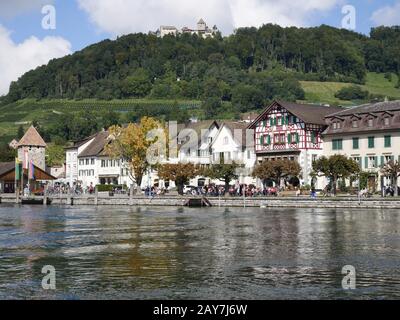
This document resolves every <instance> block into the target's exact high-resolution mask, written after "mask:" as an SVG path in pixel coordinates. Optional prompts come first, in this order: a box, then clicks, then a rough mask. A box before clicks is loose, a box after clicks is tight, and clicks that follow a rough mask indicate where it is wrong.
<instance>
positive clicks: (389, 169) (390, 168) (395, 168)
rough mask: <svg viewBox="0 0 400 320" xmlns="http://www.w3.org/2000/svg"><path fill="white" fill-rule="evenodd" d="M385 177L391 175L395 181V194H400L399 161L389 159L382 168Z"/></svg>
mask: <svg viewBox="0 0 400 320" xmlns="http://www.w3.org/2000/svg"><path fill="white" fill-rule="evenodd" d="M381 172H382V174H383V175H384V176H385V177H390V178H391V179H392V180H393V181H394V186H395V195H396V196H398V195H399V188H398V187H397V186H398V179H399V177H400V163H399V162H398V161H389V162H388V163H387V164H385V165H384V167H383V168H382V170H381Z"/></svg>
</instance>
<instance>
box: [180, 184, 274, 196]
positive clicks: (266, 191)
mask: <svg viewBox="0 0 400 320" xmlns="http://www.w3.org/2000/svg"><path fill="white" fill-rule="evenodd" d="M278 192H279V190H278V189H277V188H273V187H270V188H260V187H256V186H254V185H246V184H241V185H235V186H229V189H228V190H226V189H225V186H217V185H215V184H212V185H208V186H203V187H197V188H196V187H192V188H191V189H189V190H188V191H187V192H186V194H191V195H202V196H208V197H219V196H225V195H226V194H227V193H228V194H229V195H230V196H231V197H243V196H246V197H248V198H250V197H257V196H277V195H278Z"/></svg>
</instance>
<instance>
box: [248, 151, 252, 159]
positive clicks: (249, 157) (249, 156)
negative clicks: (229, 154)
mask: <svg viewBox="0 0 400 320" xmlns="http://www.w3.org/2000/svg"><path fill="white" fill-rule="evenodd" d="M247 159H251V151H250V150H247Z"/></svg>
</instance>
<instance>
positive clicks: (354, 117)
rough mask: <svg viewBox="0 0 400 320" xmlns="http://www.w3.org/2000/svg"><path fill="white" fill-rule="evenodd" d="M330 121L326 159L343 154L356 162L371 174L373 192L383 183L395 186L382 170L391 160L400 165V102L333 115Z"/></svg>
mask: <svg viewBox="0 0 400 320" xmlns="http://www.w3.org/2000/svg"><path fill="white" fill-rule="evenodd" d="M326 122H327V125H328V127H327V129H326V130H325V132H324V133H323V137H324V140H325V146H324V155H325V156H326V157H330V156H332V155H335V154H341V155H345V156H347V157H351V158H353V159H354V160H356V161H357V162H358V163H359V164H360V168H361V169H362V170H363V171H365V172H369V173H371V176H370V178H369V183H368V184H369V189H370V190H371V191H377V190H380V189H381V186H382V183H383V185H384V186H388V185H393V184H394V181H391V178H389V177H382V174H381V169H382V167H383V166H384V165H385V164H386V163H388V162H389V161H399V162H400V147H399V146H400V101H392V102H381V103H375V104H366V105H362V106H359V107H355V108H351V109H347V110H345V111H341V112H338V113H334V114H332V115H329V116H328V117H326ZM382 179H383V181H382ZM399 180H400V179H399ZM399 182H400V181H399Z"/></svg>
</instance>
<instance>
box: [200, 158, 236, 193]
mask: <svg viewBox="0 0 400 320" xmlns="http://www.w3.org/2000/svg"><path fill="white" fill-rule="evenodd" d="M239 168H240V165H238V164H237V163H235V162H233V163H231V164H214V165H212V166H211V167H210V168H207V169H204V170H203V172H202V175H203V176H205V177H209V178H211V179H215V180H220V181H222V182H224V183H225V193H226V192H228V191H229V185H230V183H231V181H232V180H236V179H238V178H239V174H238V172H237V170H238V169H239Z"/></svg>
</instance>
